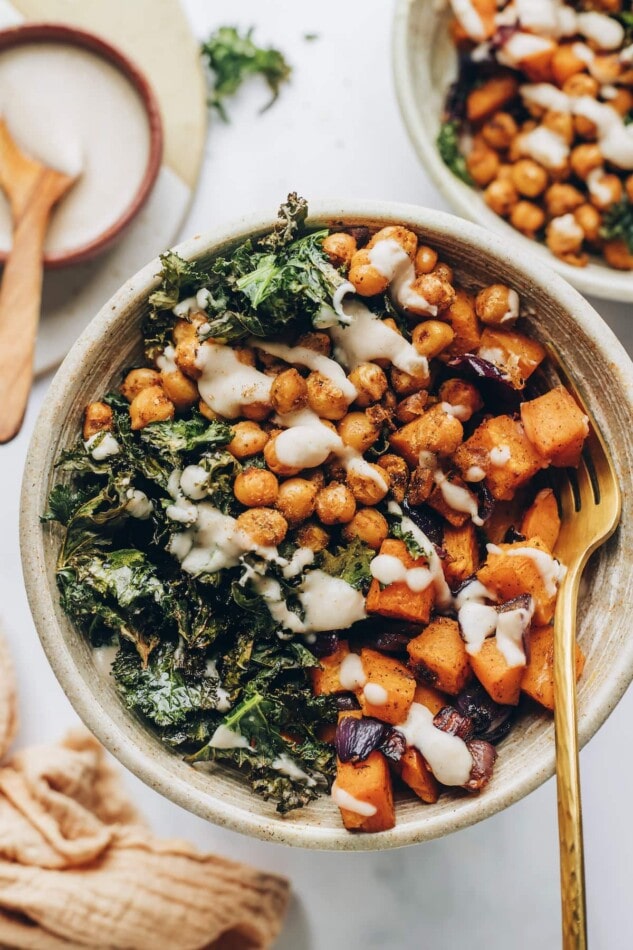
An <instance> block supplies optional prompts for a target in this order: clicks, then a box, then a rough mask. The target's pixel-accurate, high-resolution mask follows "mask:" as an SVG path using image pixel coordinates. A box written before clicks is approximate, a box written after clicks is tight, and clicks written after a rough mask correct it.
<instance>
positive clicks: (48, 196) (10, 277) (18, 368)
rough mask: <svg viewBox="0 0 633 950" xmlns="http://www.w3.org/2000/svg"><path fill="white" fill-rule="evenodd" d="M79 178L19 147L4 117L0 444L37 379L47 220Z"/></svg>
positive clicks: (0, 150) (0, 129)
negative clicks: (5, 248) (6, 235)
mask: <svg viewBox="0 0 633 950" xmlns="http://www.w3.org/2000/svg"><path fill="white" fill-rule="evenodd" d="M76 180H77V176H76V175H75V176H71V175H65V174H63V173H62V172H59V171H56V170H55V169H54V168H48V167H47V166H46V165H43V164H41V163H40V162H37V161H35V160H34V159H32V158H29V157H28V156H27V155H25V154H24V153H23V152H21V151H20V149H19V148H18V146H17V145H16V144H15V142H14V141H13V139H12V138H11V135H10V134H9V130H8V129H7V126H6V123H5V122H4V120H3V119H0V187H2V189H3V191H4V192H5V194H6V196H7V198H8V199H9V204H10V206H11V217H12V219H13V246H12V248H11V251H10V253H9V256H8V258H7V262H6V264H5V267H4V276H3V279H2V287H0V443H3V442H9V441H10V439H12V438H13V437H14V436H15V435H17V433H18V432H19V431H20V428H21V426H22V420H23V418H24V411H25V409H26V403H27V401H28V397H29V392H30V391H31V384H32V382H33V352H34V350H35V339H36V336H37V326H38V323H39V318H40V303H41V299H42V276H43V265H42V256H43V250H44V238H45V236H46V229H47V227H48V219H49V217H50V213H51V210H52V208H53V206H54V205H55V203H56V202H57V201H59V199H60V198H61V197H62V196H63V195H65V194H66V192H67V191H68V189H69V188H71V187H72V186H73V184H74V183H75V181H76Z"/></svg>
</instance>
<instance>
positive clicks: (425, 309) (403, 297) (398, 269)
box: [369, 238, 437, 317]
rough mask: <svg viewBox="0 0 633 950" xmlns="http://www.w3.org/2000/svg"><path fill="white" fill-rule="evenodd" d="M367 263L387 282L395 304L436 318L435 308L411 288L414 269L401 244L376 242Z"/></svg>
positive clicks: (386, 239)
mask: <svg viewBox="0 0 633 950" xmlns="http://www.w3.org/2000/svg"><path fill="white" fill-rule="evenodd" d="M369 262H370V264H371V265H372V266H373V267H375V268H376V270H377V271H378V273H379V274H382V275H383V277H386V278H387V279H388V280H389V284H390V287H389V289H390V293H391V295H392V297H393V298H394V300H395V301H396V303H397V304H399V305H400V306H401V307H404V309H405V310H414V311H415V312H416V313H428V314H430V315H431V316H432V317H435V316H437V307H436V306H434V305H433V304H430V303H429V302H428V300H427V299H426V297H424V296H423V295H422V294H421V293H419V292H418V291H417V290H416V289H415V287H413V281H414V280H415V268H414V266H413V262H412V260H411V258H410V257H409V255H408V254H407V252H406V251H405V250H404V248H403V247H402V245H401V244H398V242H397V241H394V239H393V238H384V239H383V240H382V241H378V242H377V243H376V244H374V246H373V247H372V248H371V250H370V251H369Z"/></svg>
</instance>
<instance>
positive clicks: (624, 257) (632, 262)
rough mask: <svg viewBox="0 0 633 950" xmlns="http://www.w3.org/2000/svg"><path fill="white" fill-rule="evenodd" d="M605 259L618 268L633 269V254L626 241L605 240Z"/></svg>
mask: <svg viewBox="0 0 633 950" xmlns="http://www.w3.org/2000/svg"><path fill="white" fill-rule="evenodd" d="M602 252H603V254H604V259H605V260H606V262H607V264H609V266H610V267H615V268H616V270H633V254H631V252H630V251H629V247H628V244H627V243H626V241H620V240H618V241H605V244H604V247H603V249H602Z"/></svg>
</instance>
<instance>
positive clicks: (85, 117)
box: [0, 23, 163, 267]
mask: <svg viewBox="0 0 633 950" xmlns="http://www.w3.org/2000/svg"><path fill="white" fill-rule="evenodd" d="M0 94H1V97H2V101H1V102H0V106H1V107H2V111H3V113H4V117H5V119H6V120H7V124H8V126H9V129H10V131H11V134H12V136H13V137H14V138H15V140H16V141H17V143H18V145H19V146H20V147H21V148H22V149H23V151H25V152H26V153H27V154H29V155H32V157H34V158H36V159H40V160H41V161H44V162H45V163H47V164H49V165H52V166H53V167H58V168H59V169H60V171H66V172H68V173H69V174H75V173H77V172H80V175H79V178H78V180H77V182H76V184H75V185H74V187H73V189H72V191H71V192H70V193H69V194H68V195H67V196H66V198H65V199H64V200H63V201H62V202H60V204H59V206H58V207H57V208H56V209H55V210H54V211H53V214H52V217H51V222H50V226H49V229H48V233H47V237H46V243H45V248H44V264H45V266H47V267H61V266H64V265H67V264H77V263H79V262H80V261H85V260H89V259H90V258H92V257H94V256H95V255H96V254H98V253H100V252H101V251H103V250H105V249H106V248H107V247H109V246H110V244H112V242H113V241H115V240H116V239H117V238H118V237H119V236H120V235H121V234H122V233H123V231H124V230H125V228H126V227H127V226H128V225H129V224H130V222H131V221H132V220H133V219H134V218H135V217H136V215H137V214H138V212H139V211H140V210H141V208H142V207H143V205H144V204H145V202H146V201H147V199H148V197H149V195H150V193H151V190H152V187H153V185H154V182H155V180H156V176H157V175H158V171H159V169H160V164H161V157H162V148H163V133H162V123H161V118H160V110H159V107H158V103H157V100H156V98H155V95H154V93H153V91H152V88H151V86H150V85H149V83H148V81H147V80H146V78H145V77H144V75H143V74H142V73H141V72H140V71H139V70H138V69H137V67H136V66H135V65H134V64H133V63H132V62H131V61H130V60H129V59H128V58H127V57H126V56H124V55H123V54H122V53H120V52H119V51H118V50H117V49H116V48H115V47H114V46H111V45H110V44H109V43H106V42H105V41H104V40H102V39H101V38H100V37H98V36H94V35H92V34H91V33H86V32H85V31H83V30H78V29H75V28H74V27H69V26H62V25H58V24H52V23H29V24H26V25H23V26H17V27H12V28H11V29H7V30H2V31H0ZM10 242H11V226H10V216H9V211H8V205H7V203H6V199H5V198H4V196H3V195H0V260H3V259H4V258H5V256H6V252H7V250H8V248H9V246H10Z"/></svg>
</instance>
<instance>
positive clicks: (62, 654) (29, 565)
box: [21, 202, 633, 850]
mask: <svg viewBox="0 0 633 950" xmlns="http://www.w3.org/2000/svg"><path fill="white" fill-rule="evenodd" d="M312 210H313V214H312V216H311V218H310V224H312V225H322V224H323V225H336V224H337V223H338V224H341V223H345V224H347V225H367V226H369V227H371V228H379V227H382V226H384V225H386V224H390V223H395V222H397V223H405V224H407V225H408V226H409V227H411V228H412V229H414V230H415V231H417V232H418V234H419V235H420V237H421V239H422V240H423V241H424V242H425V243H429V244H432V245H433V246H434V247H436V248H437V249H438V250H439V252H440V257H441V258H442V259H444V260H447V261H448V262H450V264H451V265H453V266H454V267H455V271H456V274H457V276H458V278H459V279H460V280H461V281H462V282H463V283H465V284H466V285H467V286H470V287H472V288H473V289H475V288H476V287H478V286H480V285H482V284H486V283H491V282H493V281H502V282H507V283H509V284H511V285H512V286H513V287H516V289H517V290H518V292H519V294H520V296H521V299H522V302H523V305H524V308H526V309H527V311H528V312H529V313H531V314H533V316H530V317H529V320H530V322H531V323H532V327H531V330H532V331H533V332H534V333H535V335H537V336H538V337H539V338H541V339H542V340H544V341H546V340H552V341H555V342H556V344H557V346H558V348H559V350H560V351H561V352H562V354H563V356H564V359H565V361H566V362H567V363H568V365H569V368H570V370H571V372H572V375H573V376H574V377H575V379H576V380H577V381H578V383H579V385H580V386H581V388H582V389H583V392H584V395H585V397H586V399H587V402H588V404H589V406H590V407H591V410H592V412H593V413H594V414H595V416H596V419H597V421H598V423H599V425H600V427H601V429H602V432H603V433H604V435H605V437H606V440H607V443H608V444H609V445H610V446H611V450H612V452H613V455H614V461H615V464H616V467H617V470H618V473H619V477H620V484H621V485H622V489H623V512H622V522H621V525H620V528H619V529H618V531H617V532H616V534H615V535H614V536H613V537H612V538H611V540H610V541H609V542H608V544H607V545H606V546H605V547H604V548H602V549H601V550H600V551H599V552H598V553H597V554H596V555H595V556H594V558H593V559H592V561H591V562H590V565H589V567H588V569H587V573H586V575H585V576H586V583H585V585H584V586H585V592H584V597H583V601H582V605H581V610H580V631H579V639H580V643H581V644H582V647H583V649H584V651H585V653H586V654H587V665H586V668H585V673H584V676H583V678H582V680H581V681H580V684H579V711H580V716H579V728H580V740H581V742H582V743H584V742H586V741H587V740H588V739H589V738H590V737H591V736H592V735H593V734H594V733H595V732H596V730H597V729H598V728H599V727H600V725H601V724H602V723H603V722H604V720H605V719H606V717H607V716H608V715H609V713H610V712H611V710H612V709H613V708H614V706H615V704H616V703H617V702H618V700H619V699H620V697H621V696H622V694H623V692H624V690H625V689H626V687H627V686H628V684H629V682H630V681H631V679H632V678H633V638H632V637H631V636H630V629H631V624H632V620H633V618H632V612H633V608H632V605H633V589H632V588H633V576H632V568H631V565H632V563H633V498H632V495H631V477H630V476H631V470H632V464H633V365H632V364H631V362H630V360H629V358H628V356H627V355H626V353H625V351H624V349H623V348H622V346H621V344H620V343H619V342H618V341H617V339H616V338H615V336H614V335H613V333H612V332H611V330H610V329H609V328H608V327H607V326H606V325H605V324H604V323H603V321H602V320H601V318H600V317H599V316H598V314H597V313H596V312H595V310H593V308H592V307H591V306H590V305H589V304H588V303H587V301H585V300H584V299H583V298H582V297H581V296H580V294H578V293H577V292H576V291H575V290H574V289H573V288H572V287H570V286H569V285H568V284H567V283H566V282H565V281H564V280H562V279H561V278H560V277H558V276H557V275H555V274H553V273H552V272H551V271H548V270H547V269H546V268H544V267H543V266H542V265H541V264H540V262H538V261H536V260H535V259H533V258H530V259H528V260H527V261H526V260H521V254H520V251H519V248H518V247H516V246H515V245H511V244H510V245H509V244H507V242H505V241H502V240H501V239H500V238H499V237H498V236H496V235H494V234H491V233H490V232H488V231H485V230H484V229H483V228H479V227H477V226H476V225H474V224H471V223H469V222H466V221H463V220H461V219H459V218H456V217H454V216H452V215H447V214H444V213H442V212H438V211H429V210H426V209H422V208H419V207H414V206H409V205H398V204H391V203H389V204H387V203H383V204H377V203H376V202H371V203H369V202H366V203H353V204H351V205H350V204H346V203H343V202H341V203H340V204H339V203H329V204H327V205H326V204H322V205H317V206H316V207H314V206H313V209H312ZM272 224H273V221H272V220H261V219H259V220H255V221H254V220H243V221H241V222H239V223H238V224H236V225H235V226H234V227H233V228H232V229H231V230H225V231H222V232H217V233H211V234H208V235H204V236H197V237H195V238H193V239H192V240H190V241H186V242H185V243H184V244H181V245H180V246H179V247H178V248H177V250H178V252H179V253H180V254H182V255H183V256H184V257H186V258H190V259H192V258H196V259H201V260H205V259H207V258H209V257H211V256H213V255H215V254H217V253H218V252H222V251H226V250H228V249H229V248H230V247H231V246H232V245H234V244H235V243H236V242H238V241H240V240H243V239H244V238H245V237H246V236H247V235H257V234H260V233H263V232H265V231H267V230H268V229H270V227H271V226H272ZM158 271H159V262H158V260H154V261H152V262H151V263H150V264H148V266H147V267H145V268H144V269H143V270H141V271H140V272H139V273H138V274H136V275H135V276H134V277H132V278H131V280H129V281H128V282H127V283H126V284H124V286H123V287H122V288H121V290H120V291H119V292H118V293H117V294H115V296H114V297H113V298H112V299H111V300H110V301H109V302H108V303H107V304H106V305H105V306H104V307H103V309H102V310H101V311H100V313H99V314H98V315H97V316H96V317H95V319H94V320H93V321H92V323H91V324H90V326H89V327H88V328H87V329H86V331H85V332H84V333H83V335H82V336H81V338H80V339H79V340H78V342H77V343H76V344H75V345H74V347H73V348H72V350H71V351H70V353H69V354H68V356H67V357H66V360H65V361H64V363H63V364H62V366H61V368H60V370H59V372H58V373H57V375H56V377H55V380H54V381H53V384H52V386H51V389H50V391H49V393H48V395H47V398H46V402H45V405H44V408H43V410H42V412H41V414H40V417H39V419H38V421H37V425H36V429H35V432H34V435H33V439H32V442H31V446H30V449H29V454H28V458H27V463H26V468H25V475H24V483H23V490H22V500H21V544H22V561H23V569H24V577H25V583H26V588H27V592H28V596H29V601H30V605H31V609H32V612H33V616H34V619H35V624H36V627H37V630H38V633H39V636H40V639H41V641H42V644H43V646H44V649H45V651H46V653H47V655H48V659H49V661H50V663H51V666H52V667H53V669H54V671H55V673H56V675H57V678H58V679H59V681H60V683H61V685H62V687H63V688H64V690H65V692H66V694H67V696H68V698H69V699H70V701H71V703H72V704H73V705H74V707H75V709H76V710H77V712H78V714H79V715H80V716H81V718H82V719H83V720H84V722H85V723H86V725H87V726H88V727H89V728H90V729H91V730H92V731H93V732H94V733H95V735H96V736H97V737H98V738H99V739H100V740H101V741H102V742H103V743H104V745H105V746H106V747H107V748H108V749H109V750H110V751H111V752H112V753H113V754H114V755H115V756H116V757H117V758H118V759H120V761H121V762H122V763H123V764H124V765H126V766H127V767H128V768H129V769H131V770H132V771H133V772H135V773H136V775H138V776H139V777H140V778H141V779H142V780H143V781H145V782H146V783H147V784H148V785H150V786H151V787H153V788H155V789H157V791H159V792H161V793H162V794H163V795H166V796H167V797H168V798H171V799H172V800H173V801H175V802H177V803H178V804H179V805H182V806H183V807H185V808H188V809H189V810H190V811H193V812H195V813H197V814H199V815H201V816H202V817H204V818H207V819H209V820H210V821H213V822H215V823H216V824H219V825H223V826H226V827H228V828H231V829H233V830H236V831H241V832H243V833H245V834H249V835H254V836H256V837H259V838H263V839H266V840H269V841H274V842H277V843H285V844H291V845H297V846H301V847H310V848H321V849H334V850H378V849H383V848H391V847H398V846H401V845H406V844H412V843H415V842H420V841H424V840H426V839H429V838H433V837H438V836H441V835H446V834H449V833H450V832H451V831H455V830H457V829H459V828H464V827H466V826H467V825H470V824H473V823H474V822H477V821H480V820H482V819H483V818H486V817H488V816H489V815H492V814H494V813H495V812H497V811H499V810H500V809H502V808H505V807H507V806H508V805H510V804H512V803H513V802H515V801H517V800H518V799H520V798H521V797H522V796H524V795H526V794H527V793H528V792H530V791H531V790H532V789H534V788H536V787H537V786H538V785H540V784H541V783H542V782H543V781H545V779H547V778H548V777H549V776H550V775H552V773H553V770H554V732H553V723H552V719H551V717H550V716H548V715H547V714H538V713H533V714H530V715H527V716H525V718H523V719H522V720H521V723H520V725H518V726H517V727H516V728H515V730H514V731H513V732H512V733H511V734H510V735H509V736H508V737H507V738H506V739H505V740H504V741H503V743H502V744H501V745H500V747H499V748H500V757H499V760H498V762H497V768H496V771H495V775H494V777H493V779H492V781H491V783H490V785H489V786H488V788H486V790H485V791H484V792H483V793H482V794H481V795H480V796H475V797H470V796H465V795H462V794H459V793H458V794H454V795H444V796H442V798H441V799H440V801H439V802H438V803H437V804H435V805H423V804H420V803H419V802H417V801H414V800H413V799H412V798H411V799H407V800H403V801H401V802H400V803H399V805H398V808H397V822H398V823H397V825H396V827H395V828H394V829H393V830H391V831H387V832H382V833H380V834H374V835H353V834H350V833H349V832H346V831H344V830H343V828H342V826H341V823H340V818H339V815H338V810H337V809H336V808H335V806H334V805H333V804H332V803H331V801H330V799H329V798H328V797H327V796H326V797H324V798H322V799H320V800H319V801H318V802H316V803H314V804H312V805H310V806H309V807H307V808H305V809H302V810H300V811H298V812H294V813H291V814H290V815H289V816H287V817H285V818H282V817H280V816H279V815H277V813H276V812H275V810H274V807H273V806H271V805H270V804H268V803H266V802H263V801H261V800H260V799H259V798H258V797H256V796H255V795H254V794H252V793H251V792H250V791H249V790H248V788H247V786H246V785H245V784H244V783H242V781H241V780H240V779H239V778H238V777H237V776H236V775H233V774H231V773H230V772H229V771H224V770H222V769H221V768H216V769H214V770H213V771H210V772H200V771H196V770H194V769H193V768H192V767H191V766H189V765H187V764H186V763H184V762H183V761H182V760H181V759H180V758H179V757H178V755H176V754H174V753H172V752H171V751H170V750H169V749H167V748H166V747H165V746H163V745H162V744H161V743H160V742H159V740H158V739H157V738H156V737H155V736H154V735H153V733H152V732H151V730H150V729H149V728H148V727H147V726H145V725H144V724H143V723H142V722H141V721H140V720H139V719H138V718H136V716H135V715H133V714H132V713H130V712H129V711H128V710H127V709H126V708H125V707H124V706H123V704H122V703H121V701H120V700H119V698H118V696H117V695H116V693H115V691H114V688H113V685H112V683H111V681H110V680H109V678H108V677H107V676H104V675H103V674H102V673H101V672H100V671H99V670H98V669H97V667H96V666H95V662H94V659H93V656H92V652H91V649H90V647H89V645H88V643H87V642H86V639H85V638H84V637H83V636H81V635H80V634H79V633H78V632H77V630H76V629H75V628H74V627H73V625H72V624H71V623H70V621H69V620H68V619H67V617H66V616H65V615H64V613H63V612H62V610H61V608H60V606H59V600H58V594H57V588H56V585H55V576H54V575H55V560H56V555H57V550H58V544H59V536H58V534H57V532H56V530H55V529H52V528H50V527H49V526H43V525H42V524H40V522H39V515H40V513H41V512H42V511H43V510H44V508H45V504H46V499H47V495H48V491H49V489H50V487H51V485H52V483H53V482H54V480H55V472H54V470H53V463H54V461H55V459H56V458H57V456H58V454H59V452H60V451H61V450H62V449H63V448H64V447H65V446H67V445H68V444H69V443H70V442H72V441H73V440H74V439H75V438H76V436H77V432H78V431H79V427H80V421H81V415H82V411H83V408H84V406H85V404H86V403H87V402H89V401H90V400H92V399H95V398H99V397H100V396H101V395H102V394H103V392H104V391H105V390H106V389H107V388H108V387H109V386H110V385H112V384H117V383H118V382H119V380H120V378H121V371H122V370H123V369H124V367H126V366H127V365H129V363H130V362H131V360H132V359H133V357H134V356H135V355H136V354H137V353H138V351H139V329H140V322H141V320H142V317H143V314H144V312H145V310H146V300H147V295H148V293H149V292H151V290H152V289H153V288H154V287H155V286H156V284H157V280H156V277H155V275H156V274H157V273H158Z"/></svg>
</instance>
